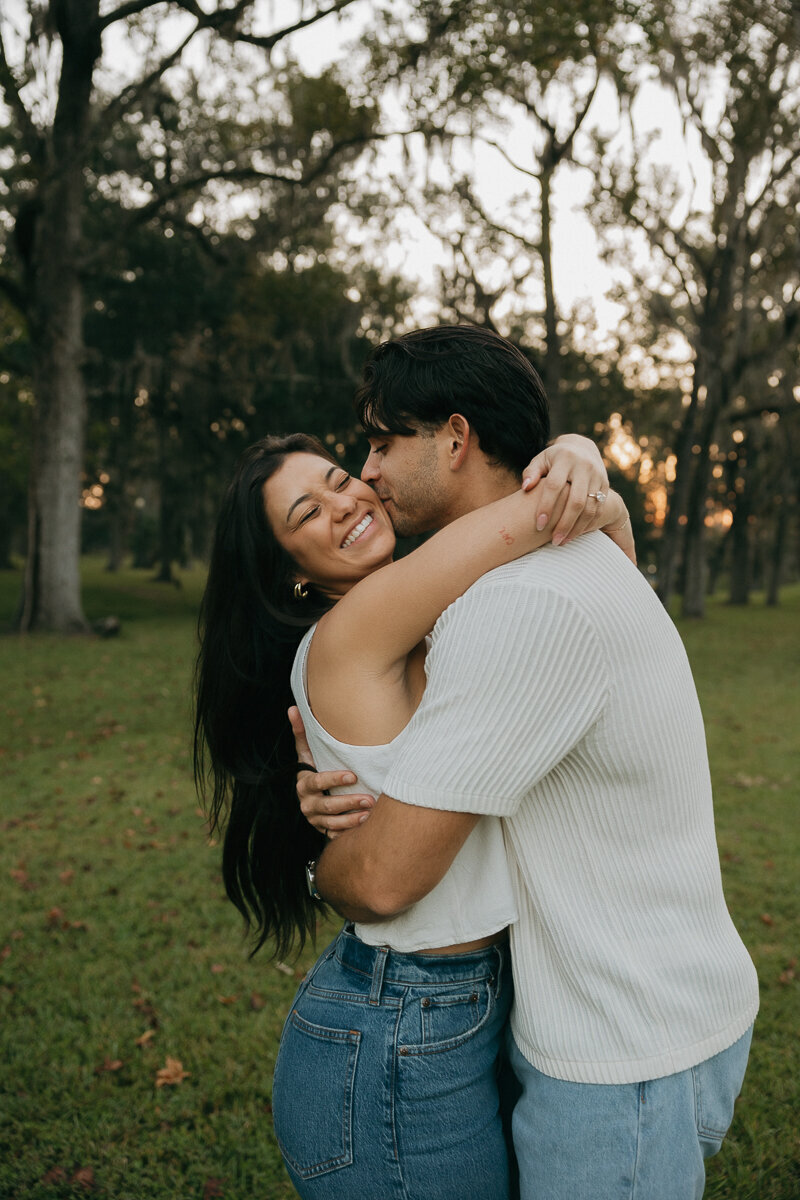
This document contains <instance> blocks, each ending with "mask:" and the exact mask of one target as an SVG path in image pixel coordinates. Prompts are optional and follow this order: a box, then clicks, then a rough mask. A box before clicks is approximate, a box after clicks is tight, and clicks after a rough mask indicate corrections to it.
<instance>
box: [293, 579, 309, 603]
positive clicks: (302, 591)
mask: <svg viewBox="0 0 800 1200" xmlns="http://www.w3.org/2000/svg"><path fill="white" fill-rule="evenodd" d="M307 597H308V588H307V587H306V585H305V584H304V583H300V581H299V580H298V582H297V583H296V584H295V585H294V598H295V600H305V599H307Z"/></svg>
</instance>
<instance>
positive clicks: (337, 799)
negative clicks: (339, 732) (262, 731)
mask: <svg viewBox="0 0 800 1200" xmlns="http://www.w3.org/2000/svg"><path fill="white" fill-rule="evenodd" d="M289 723H290V725H291V727H292V732H293V733H294V744H295V747H296V749H297V760H298V762H301V763H306V764H307V765H308V766H309V767H313V766H314V760H313V758H312V756H311V750H310V748H309V745H308V740H307V738H306V731H305V726H304V725H303V718H302V717H301V716H300V712H299V710H298V709H297V708H296V707H295V706H294V705H292V707H291V708H290V709H289ZM357 782H358V781H357V779H356V777H355V775H354V774H353V772H352V771H314V770H302V771H298V773H297V799H298V800H299V802H300V810H301V812H302V814H303V816H304V817H305V819H306V820H307V821H308V822H309V824H310V825H313V826H314V828H315V829H316V830H318V831H319V832H320V833H324V834H325V836H326V837H327V838H330V839H333V838H336V837H338V836H339V834H340V833H344V832H345V831H346V830H348V829H354V828H355V826H356V825H360V824H361V823H362V821H366V819H367V817H368V816H369V814H370V810H371V809H373V808H374V807H375V799H374V797H372V796H369V795H365V794H353V795H346V796H343V795H339V796H331V795H329V794H328V793H329V789H330V788H334V787H348V786H350V785H352V784H354V783H357Z"/></svg>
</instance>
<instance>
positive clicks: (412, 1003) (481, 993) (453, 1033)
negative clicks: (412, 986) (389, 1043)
mask: <svg viewBox="0 0 800 1200" xmlns="http://www.w3.org/2000/svg"><path fill="white" fill-rule="evenodd" d="M492 1007H493V995H492V989H491V986H490V985H489V984H488V983H487V982H486V981H485V980H484V981H479V982H476V983H474V984H469V985H468V987H467V988H461V989H459V990H458V991H452V992H447V991H435V992H434V991H432V992H431V993H430V994H428V995H424V996H415V997H414V998H413V999H411V998H409V1000H407V1002H406V1006H405V1012H404V1014H403V1022H402V1026H401V1040H402V1042H403V1043H404V1051H405V1053H407V1054H414V1053H416V1054H425V1053H429V1052H430V1053H432V1052H434V1051H437V1050H447V1049H449V1048H450V1047H453V1046H457V1045H459V1044H460V1043H461V1042H462V1041H464V1040H465V1039H466V1038H470V1037H472V1036H473V1035H474V1034H475V1033H476V1032H477V1031H478V1030H479V1029H480V1028H481V1027H482V1026H483V1025H484V1024H485V1022H486V1021H487V1020H488V1018H489V1016H490V1015H491V1011H492Z"/></svg>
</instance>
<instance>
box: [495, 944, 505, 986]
mask: <svg viewBox="0 0 800 1200" xmlns="http://www.w3.org/2000/svg"><path fill="white" fill-rule="evenodd" d="M492 949H493V950H494V952H495V954H496V955H497V975H496V976H495V978H496V980H497V995H498V996H499V995H500V993H501V991H502V986H503V985H502V982H501V981H502V978H503V966H504V963H505V953H504V952H505V946H502V945H497V946H493V947H492Z"/></svg>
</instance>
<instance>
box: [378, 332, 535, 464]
mask: <svg viewBox="0 0 800 1200" xmlns="http://www.w3.org/2000/svg"><path fill="white" fill-rule="evenodd" d="M356 408H357V411H358V415H359V418H360V420H361V424H362V425H363V427H364V432H365V433H366V434H367V436H368V437H380V435H381V434H382V433H397V434H402V435H403V436H410V435H412V434H415V433H420V432H424V431H426V430H434V429H439V428H441V426H442V425H443V424H444V423H445V422H446V421H448V420H449V419H450V417H451V416H452V414H453V413H461V414H462V416H464V417H466V419H467V420H468V421H469V424H470V427H471V428H472V430H473V431H474V432H475V433H476V434H477V436H478V441H479V442H480V448H481V450H482V451H483V452H484V454H486V455H488V457H489V458H490V459H493V460H494V461H495V462H497V463H499V464H501V465H502V466H504V467H507V468H508V469H509V470H511V471H515V472H517V471H521V470H522V469H523V468H524V467H525V466H527V464H528V463H529V462H530V460H531V459H532V458H533V456H534V455H535V454H538V453H539V451H540V450H543V449H544V447H545V446H546V445H547V441H548V438H549V437H550V415H549V412H548V407H547V397H546V396H545V392H544V387H543V385H542V381H541V379H540V378H539V376H538V375H537V373H536V371H535V370H534V368H533V366H532V365H531V363H530V362H528V359H527V358H526V357H525V355H524V354H523V353H522V351H521V350H518V349H517V347H516V346H513V345H512V344H511V342H509V341H507V340H506V338H502V337H500V336H499V334H496V333H493V332H492V331H491V330H489V329H479V328H478V327H477V326H475V325H436V326H434V327H433V328H431V329H418V330H415V331H414V332H413V333H406V334H403V336H402V337H398V338H394V339H393V340H392V341H389V342H383V343H381V345H380V346H377V347H376V349H375V350H374V351H373V352H372V354H371V355H370V357H369V358H368V360H367V364H366V366H365V368H364V381H363V383H362V385H361V387H360V388H359V390H358V392H357V393H356Z"/></svg>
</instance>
